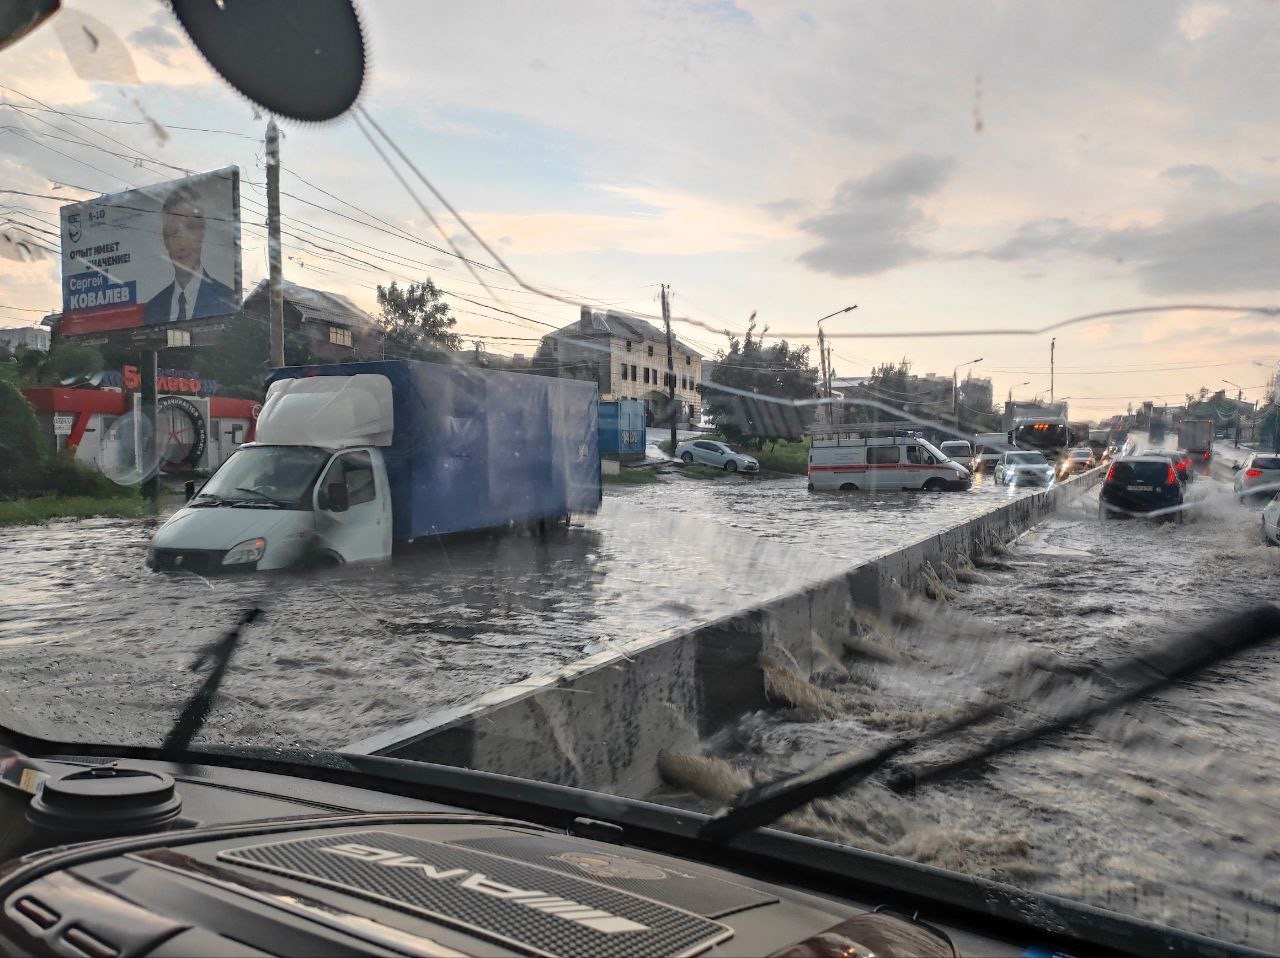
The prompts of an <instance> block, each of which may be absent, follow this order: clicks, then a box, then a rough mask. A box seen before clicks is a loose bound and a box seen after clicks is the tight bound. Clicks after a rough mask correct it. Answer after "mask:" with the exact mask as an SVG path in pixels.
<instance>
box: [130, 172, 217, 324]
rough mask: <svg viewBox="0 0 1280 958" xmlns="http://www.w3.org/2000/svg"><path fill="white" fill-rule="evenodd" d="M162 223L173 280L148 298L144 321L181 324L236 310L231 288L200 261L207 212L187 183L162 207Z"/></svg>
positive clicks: (171, 194) (172, 194)
mask: <svg viewBox="0 0 1280 958" xmlns="http://www.w3.org/2000/svg"><path fill="white" fill-rule="evenodd" d="M160 222H161V234H162V236H163V237H164V248H165V252H167V253H168V254H169V261H170V262H171V263H172V264H173V282H172V283H170V284H169V285H168V286H166V287H165V288H164V289H162V290H160V292H158V293H157V294H156V295H155V296H153V297H151V299H150V300H148V301H147V305H146V311H145V313H144V322H145V324H146V325H147V326H158V325H161V324H163V323H181V322H184V321H186V320H188V319H192V318H203V317H206V316H227V315H230V314H231V313H233V312H235V309H236V307H235V296H234V295H233V294H232V292H231V288H230V287H229V286H227V285H225V284H224V283H220V282H218V281H217V280H216V279H214V278H213V277H212V276H210V275H209V273H208V272H207V271H206V270H205V268H204V266H203V265H202V264H201V255H202V251H203V248H204V213H203V212H202V211H201V209H200V197H199V195H198V194H197V193H196V191H195V190H193V189H192V188H191V187H190V186H189V185H184V186H180V187H178V188H177V189H176V190H174V191H173V192H172V193H170V194H169V195H168V196H167V197H166V198H165V201H164V204H163V205H162V206H161V207H160Z"/></svg>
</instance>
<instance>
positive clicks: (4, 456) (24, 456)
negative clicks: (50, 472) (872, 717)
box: [0, 380, 45, 498]
mask: <svg viewBox="0 0 1280 958" xmlns="http://www.w3.org/2000/svg"><path fill="white" fill-rule="evenodd" d="M44 446H45V444H44V440H43V439H42V438H41V437H40V424H39V423H38V422H37V421H36V414H35V412H34V411H33V410H32V408H31V406H30V404H29V403H28V402H27V400H26V397H25V396H23V395H22V392H21V391H20V390H19V389H18V387H17V386H15V385H13V384H12V383H9V382H5V381H4V380H0V497H5V498H14V497H16V496H21V495H25V494H26V493H28V492H30V491H31V490H33V489H35V488H37V487H38V486H39V482H40V474H41V470H42V467H43V465H44V458H45V449H44Z"/></svg>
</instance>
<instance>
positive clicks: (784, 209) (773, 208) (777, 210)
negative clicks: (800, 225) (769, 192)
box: [756, 196, 809, 217]
mask: <svg viewBox="0 0 1280 958" xmlns="http://www.w3.org/2000/svg"><path fill="white" fill-rule="evenodd" d="M756 205H757V206H759V207H760V209H762V210H764V211H765V212H766V213H768V214H770V215H772V216H777V217H784V216H790V215H791V214H792V213H799V212H800V211H801V210H803V209H805V208H806V207H807V206H808V205H809V204H808V203H806V202H805V201H804V200H801V199H797V198H796V197H794V196H789V197H786V198H785V199H781V200H770V201H769V202H767V203H758V204H756Z"/></svg>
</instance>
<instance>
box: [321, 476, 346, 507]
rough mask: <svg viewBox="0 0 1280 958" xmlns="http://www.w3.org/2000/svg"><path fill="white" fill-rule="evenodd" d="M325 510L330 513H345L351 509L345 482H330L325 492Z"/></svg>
mask: <svg viewBox="0 0 1280 958" xmlns="http://www.w3.org/2000/svg"><path fill="white" fill-rule="evenodd" d="M324 498H325V508H326V509H328V510H329V511H330V512H346V511H347V510H348V509H349V508H351V502H350V500H349V499H348V497H347V484H346V483H345V482H331V483H329V487H328V488H327V489H326V490H325V494H324Z"/></svg>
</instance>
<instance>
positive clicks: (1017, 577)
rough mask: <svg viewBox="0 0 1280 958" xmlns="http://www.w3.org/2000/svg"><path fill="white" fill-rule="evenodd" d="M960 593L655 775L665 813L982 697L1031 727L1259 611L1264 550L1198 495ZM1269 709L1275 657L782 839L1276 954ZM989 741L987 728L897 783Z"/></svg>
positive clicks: (1092, 529) (1279, 940) (825, 817)
mask: <svg viewBox="0 0 1280 958" xmlns="http://www.w3.org/2000/svg"><path fill="white" fill-rule="evenodd" d="M962 578H966V579H967V580H968V581H965V582H949V583H948V585H949V586H950V591H951V594H952V595H953V598H952V599H951V600H950V601H947V602H934V601H926V600H920V601H919V602H917V603H915V604H913V605H912V606H911V607H910V612H909V614H907V615H906V616H905V617H904V618H903V622H902V623H900V624H898V625H897V626H895V627H893V628H890V627H888V626H883V625H882V626H880V627H879V631H878V632H876V633H872V634H868V635H864V636H863V637H862V639H861V641H862V643H864V644H865V643H870V644H871V645H873V646H875V647H876V649H877V652H878V655H877V657H876V658H874V659H873V658H868V657H865V656H861V655H858V654H857V653H856V651H851V650H849V649H844V650H840V649H837V650H832V651H833V655H832V657H831V658H832V662H833V664H832V665H831V667H830V668H829V669H828V670H827V671H826V672H825V673H823V674H821V675H819V676H817V677H816V678H815V679H814V680H813V681H812V682H808V681H807V680H806V678H805V677H803V676H801V675H799V674H798V673H794V674H793V675H791V676H790V678H789V679H787V678H784V679H783V680H781V681H775V682H774V683H773V686H774V688H773V695H774V697H775V698H776V699H777V700H778V702H779V708H778V709H777V710H775V711H771V712H761V713H756V714H753V715H751V716H748V717H747V718H745V719H744V720H743V721H741V722H740V723H739V724H738V725H737V726H736V727H734V728H733V729H730V730H728V731H725V732H723V733H722V734H720V735H719V736H718V737H717V738H715V739H713V740H711V741H709V742H707V743H705V745H706V753H705V754H704V755H699V756H674V757H672V756H668V757H667V760H666V761H667V764H666V766H665V767H664V769H663V772H664V775H665V776H666V778H667V780H668V781H669V782H670V783H671V784H672V785H673V786H674V787H675V788H677V789H679V790H681V791H677V792H676V793H674V794H673V795H670V796H664V800H675V801H688V802H690V803H693V804H697V805H699V806H700V807H710V806H714V805H717V804H721V803H723V801H724V800H725V799H726V798H727V797H729V796H731V795H732V794H734V793H735V792H736V791H737V789H738V787H739V786H740V785H741V784H745V783H748V782H751V781H760V780H767V779H772V778H774V777H777V776H779V775H782V774H785V773H789V772H796V771H799V770H801V769H803V768H807V767H809V766H811V765H812V764H814V763H815V762H818V761H821V760H823V759H825V758H828V757H830V756H831V755H833V754H835V753H836V752H838V751H842V750H845V749H850V748H871V747H875V746H877V745H881V744H884V743H886V742H888V741H889V740H890V739H892V738H895V737H897V736H898V735H901V734H903V733H906V732H916V731H919V730H922V729H928V728H930V727H933V726H936V725H939V724H940V723H942V722H945V721H947V720H949V719H952V718H954V717H956V716H957V715H959V714H961V712H962V711H965V710H967V708H968V707H969V706H971V705H973V704H975V703H978V702H981V701H985V700H986V698H985V697H986V696H987V695H988V694H991V693H995V694H999V695H1002V696H1008V697H1010V698H1011V699H1012V700H1014V701H1020V702H1024V706H1023V707H1022V711H1023V712H1024V714H1025V716H1026V717H1028V718H1030V717H1033V716H1036V715H1042V716H1044V715H1047V714H1050V713H1052V711H1053V710H1054V709H1055V708H1057V707H1059V706H1060V705H1061V704H1062V703H1061V702H1060V701H1054V700H1051V699H1050V698H1047V697H1044V698H1040V697H1038V696H1037V690H1038V688H1039V687H1040V684H1041V683H1040V679H1041V678H1043V676H1044V675H1045V674H1048V673H1053V674H1060V673H1062V672H1063V671H1067V670H1070V669H1071V668H1072V666H1073V665H1075V664H1078V663H1081V662H1100V663H1103V666H1104V668H1103V674H1104V676H1105V663H1107V662H1109V661H1112V660H1118V659H1121V658H1123V657H1127V656H1129V655H1132V654H1134V653H1136V652H1138V651H1140V650H1142V649H1145V648H1147V647H1149V646H1150V645H1152V644H1153V643H1159V642H1161V641H1162V640H1164V639H1167V638H1169V637H1171V636H1173V635H1175V634H1178V633H1181V632H1183V631H1186V630H1189V629H1191V628H1193V627H1195V626H1197V625H1199V624H1202V623H1203V622H1205V621H1207V620H1210V619H1213V618H1217V617H1220V616H1222V615H1225V614H1229V613H1231V612H1234V611H1237V610H1240V609H1242V608H1245V607H1249V606H1251V605H1255V604H1258V603H1262V602H1274V601H1276V599H1277V598H1278V597H1280V550H1278V549H1273V548H1268V547H1267V546H1266V545H1264V544H1263V541H1262V538H1261V535H1260V520H1259V514H1258V510H1257V509H1256V508H1248V507H1246V506H1242V505H1241V504H1240V503H1239V502H1238V501H1236V499H1235V497H1234V496H1232V495H1231V492H1230V487H1229V486H1228V485H1226V484H1225V483H1222V482H1219V481H1216V480H1212V479H1200V480H1197V481H1196V482H1193V483H1192V484H1191V485H1190V486H1189V488H1188V509H1187V511H1186V514H1185V517H1184V521H1183V522H1182V523H1181V524H1178V523H1165V524H1161V523H1153V522H1148V521H1143V520H1133V521H1111V522H1107V523H1100V522H1099V521H1098V519H1097V497H1096V494H1095V495H1091V496H1089V497H1086V498H1084V499H1081V500H1079V501H1078V502H1077V503H1075V504H1074V505H1071V506H1069V507H1068V508H1067V509H1066V510H1065V511H1064V512H1063V513H1060V514H1059V515H1057V516H1055V517H1053V518H1051V519H1050V520H1049V521H1047V522H1046V523H1045V524H1043V525H1042V526H1041V527H1039V528H1038V529H1036V530H1034V531H1032V532H1031V533H1029V534H1027V535H1025V536H1023V537H1022V539H1020V540H1019V541H1018V543H1017V544H1015V545H1014V546H1013V547H1012V548H1011V549H1010V550H1009V552H1008V554H1007V555H1005V556H1003V557H1001V563H1000V565H999V566H998V567H997V568H995V569H984V570H983V571H982V572H981V573H980V574H978V575H976V576H965V577H962ZM984 580H985V581H984ZM886 651H887V652H888V653H889V654H888V656H885V654H884V653H885V652H886ZM886 657H887V658H888V659H890V660H889V661H884V660H883V659H885V658H886ZM1098 681H1105V679H1103V680H1098ZM788 683H789V684H788ZM802 685H808V686H809V688H810V690H811V691H810V692H808V693H806V692H804V691H801V690H800V686H802ZM1277 689H1280V650H1277V649H1274V648H1263V649H1262V650H1257V651H1254V652H1251V653H1249V654H1248V655H1247V656H1245V657H1242V658H1240V659H1238V660H1231V661H1228V662H1226V663H1224V664H1221V665H1219V666H1217V667H1215V668H1213V669H1211V670H1209V671H1208V672H1206V673H1205V674H1203V675H1201V676H1199V677H1198V678H1196V679H1195V680H1193V681H1189V682H1183V683H1180V684H1178V685H1176V686H1174V687H1173V688H1171V689H1169V690H1168V691H1166V692H1164V693H1162V694H1161V695H1159V696H1157V697H1155V698H1153V699H1152V700H1150V701H1147V702H1144V703H1139V704H1136V705H1133V706H1130V707H1128V708H1126V709H1124V710H1121V711H1117V712H1115V713H1112V714H1110V715H1108V716H1106V717H1105V718H1103V719H1101V720H1100V721H1098V722H1096V723H1095V724H1093V725H1090V726H1088V727H1085V728H1080V729H1074V730H1071V731H1069V732H1067V733H1063V734H1060V735H1058V736H1056V737H1052V738H1049V739H1045V740H1043V741H1041V742H1040V743H1038V744H1035V745H1032V746H1029V747H1026V748H1024V749H1022V750H1020V751H1016V752H1013V753H1010V754H1007V755H1004V756H1001V757H998V758H996V759H993V760H991V761H990V762H988V763H987V764H985V765H983V766H980V767H978V768H976V769H975V770H973V771H972V772H970V773H968V774H966V775H965V776H964V777H962V778H957V779H954V780H951V781H948V782H945V783H940V784H937V785H932V786H925V787H922V788H920V789H919V790H917V791H916V792H915V793H911V794H904V795H897V794H894V793H891V792H889V791H888V790H887V789H885V788H884V787H882V786H880V785H876V784H874V783H867V784H864V785H862V786H859V787H857V788H855V789H853V790H851V791H850V792H847V793H844V794H842V795H840V796H838V797H835V798H832V799H827V800H823V801H820V802H817V803H814V805H813V806H811V807H810V808H809V809H807V810H805V811H803V812H800V813H797V814H796V815H794V816H793V817H792V818H791V819H789V820H788V821H786V822H784V823H783V825H784V827H789V828H793V829H795V830H797V831H801V832H804V833H807V834H813V835H817V836H820V837H824V838H829V839H833V840H836V841H841V842H846V843H849V844H853V845H857V846H859V847H863V848H868V849H870V850H873V851H878V852H884V853H888V854H893V855H901V856H905V857H908V858H911V859H914V860H916V861H921V862H926V863H931V864H935V865H939V866H941V867H945V868H951V869H956V870H960V871H964V872H967V873H969V874H974V875H980V876H983V877H991V878H995V879H998V880H1004V881H1008V882H1010V883H1012V884H1015V885H1018V886H1020V887H1026V888H1034V889H1037V890H1042V891H1045V892H1049V893H1053V894H1059V895H1063V896H1065V897H1069V898H1074V899H1078V900H1081V901H1085V902H1089V903H1091V904H1095V905H1099V906H1102V907H1107V908H1113V909H1115V910H1118V911H1122V912H1126V913H1131V914H1137V915H1140V916H1142V917H1145V918H1149V919H1153V920H1156V921H1161V922H1164V923H1167V924H1170V925H1173V926H1175V927H1180V928H1184V929H1188V930H1191V931H1196V932H1201V933H1204V934H1208V935H1213V936H1216V937H1220V938H1224V939H1227V940H1232V941H1236V942H1240V943H1243V944H1249V945H1252V946H1254V947H1257V948H1262V949H1266V950H1272V949H1280V734H1277V733H1280V700H1278V699H1280V697H1278V696H1277V695H1276V690H1277ZM1102 691H1104V689H1103V688H1102V687H1101V686H1098V687H1093V686H1090V685H1087V684H1085V685H1082V686H1081V687H1080V688H1078V689H1077V690H1076V691H1075V692H1073V693H1072V694H1073V695H1076V696H1080V695H1089V694H1091V693H1099V694H1100V693H1101V692H1102ZM1009 728H1011V726H1007V725H1006V726H1001V725H991V724H988V725H986V726H983V727H982V728H981V729H978V730H974V731H973V732H970V733H968V734H966V735H964V736H962V737H959V738H958V739H957V740H956V741H954V742H952V743H949V744H947V745H945V746H944V745H938V746H934V747H932V748H929V749H926V750H921V751H920V752H918V753H916V754H913V756H912V762H913V763H915V762H920V763H922V764H931V763H932V762H935V761H943V760H945V759H947V758H948V757H954V756H956V755H958V754H959V752H960V750H961V749H964V748H967V747H971V746H973V745H974V744H975V743H977V742H978V741H979V738H980V737H983V736H986V735H989V734H994V733H998V732H1000V731H1005V730H1008V729H1009ZM694 796H698V797H701V799H702V801H701V802H698V800H697V798H695V797H694Z"/></svg>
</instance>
